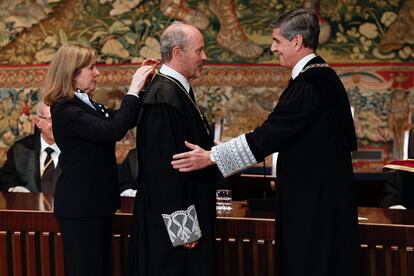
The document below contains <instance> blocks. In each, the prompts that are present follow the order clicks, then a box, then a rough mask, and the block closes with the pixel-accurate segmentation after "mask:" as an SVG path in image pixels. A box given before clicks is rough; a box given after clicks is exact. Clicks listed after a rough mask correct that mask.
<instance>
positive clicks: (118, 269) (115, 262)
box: [111, 235, 122, 275]
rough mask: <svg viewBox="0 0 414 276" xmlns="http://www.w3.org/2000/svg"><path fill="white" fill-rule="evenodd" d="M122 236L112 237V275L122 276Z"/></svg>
mask: <svg viewBox="0 0 414 276" xmlns="http://www.w3.org/2000/svg"><path fill="white" fill-rule="evenodd" d="M121 242H122V239H121V236H120V235H114V236H113V237H112V256H111V257H112V258H111V259H112V275H122V261H121Z"/></svg>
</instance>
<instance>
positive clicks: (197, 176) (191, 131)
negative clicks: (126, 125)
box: [127, 75, 217, 276]
mask: <svg viewBox="0 0 414 276" xmlns="http://www.w3.org/2000/svg"><path fill="white" fill-rule="evenodd" d="M183 89H184V88H183V87H181V86H180V84H179V83H178V81H175V80H174V81H171V80H170V79H167V78H165V77H164V76H162V75H156V76H155V78H154V79H153V81H152V82H151V84H150V86H149V87H148V91H147V95H146V96H145V99H144V102H143V108H142V113H141V115H140V118H139V121H138V128H137V147H138V162H139V173H138V183H139V185H142V186H140V187H139V188H138V190H139V193H138V194H137V197H136V199H135V207H134V208H135V209H134V226H133V228H134V229H133V234H132V237H131V242H130V247H129V256H128V273H127V275H130V276H132V275H133V276H137V275H139V276H155V275H160V276H161V275H162V276H170V275H177V276H178V275H180V276H186V275H188V276H192V275H199V276H203V275H205V276H207V275H214V274H215V264H214V260H215V247H214V244H215V233H214V227H215V215H216V213H215V212H216V210H215V188H216V182H217V174H216V172H217V171H216V168H214V167H210V168H206V169H203V170H200V171H196V172H191V173H181V172H179V171H177V170H175V169H174V168H173V167H172V165H171V161H172V156H173V155H174V154H176V153H180V152H184V151H187V150H188V149H187V148H186V147H185V145H184V141H185V140H186V141H189V142H191V143H194V144H197V145H199V146H201V147H203V148H206V149H210V148H211V147H212V146H213V140H212V137H211V136H210V135H209V133H208V132H207V128H206V127H207V125H208V124H207V123H206V122H205V121H203V119H202V117H201V114H200V113H199V111H198V110H197V108H196V107H195V105H194V104H193V103H192V102H191V100H190V98H189V96H188V94H187V92H185V90H183ZM191 204H194V205H195V208H196V211H197V216H198V221H199V225H200V228H201V232H202V237H201V238H200V239H199V244H198V246H197V247H196V248H194V249H191V250H189V249H187V248H184V247H183V246H177V247H173V246H172V244H171V241H170V239H169V236H168V233H167V230H166V227H165V225H164V222H163V219H162V217H161V214H170V213H172V212H175V211H177V210H185V209H187V207H188V206H189V205H191Z"/></svg>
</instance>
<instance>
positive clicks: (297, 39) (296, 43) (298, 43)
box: [295, 35, 304, 51]
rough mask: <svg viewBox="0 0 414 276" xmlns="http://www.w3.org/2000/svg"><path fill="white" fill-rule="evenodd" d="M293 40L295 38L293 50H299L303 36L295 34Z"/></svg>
mask: <svg viewBox="0 0 414 276" xmlns="http://www.w3.org/2000/svg"><path fill="white" fill-rule="evenodd" d="M295 40H296V41H295V51H299V50H300V49H301V48H302V46H303V47H304V45H303V36H301V35H296V36H295Z"/></svg>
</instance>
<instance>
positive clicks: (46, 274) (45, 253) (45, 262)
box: [40, 232, 51, 276]
mask: <svg viewBox="0 0 414 276" xmlns="http://www.w3.org/2000/svg"><path fill="white" fill-rule="evenodd" d="M49 237H50V234H49V233H46V232H43V233H41V234H40V254H41V258H40V260H41V261H40V269H41V275H42V276H50V275H51V274H50V264H51V259H50V248H49V246H50V245H49Z"/></svg>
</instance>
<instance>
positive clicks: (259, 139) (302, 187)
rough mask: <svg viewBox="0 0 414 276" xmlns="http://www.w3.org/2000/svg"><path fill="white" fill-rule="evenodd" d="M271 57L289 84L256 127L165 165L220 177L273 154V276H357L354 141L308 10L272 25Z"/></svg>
mask: <svg viewBox="0 0 414 276" xmlns="http://www.w3.org/2000/svg"><path fill="white" fill-rule="evenodd" d="M272 27H273V33H272V38H273V43H272V47H271V50H272V52H273V53H278V54H279V61H280V64H281V65H282V66H285V67H288V68H290V69H292V79H291V81H289V84H288V87H287V88H286V89H285V91H284V92H283V94H282V96H281V97H280V100H279V102H278V104H277V105H276V107H275V109H274V110H273V112H272V113H271V114H270V115H269V117H268V118H267V120H266V121H264V122H263V124H262V125H261V126H260V127H258V128H256V129H255V130H254V131H252V132H250V133H248V134H243V135H241V136H239V137H237V138H234V139H232V140H230V141H228V142H226V143H223V144H221V145H218V146H215V147H213V148H212V149H211V151H206V150H203V148H207V149H209V148H208V147H203V146H201V147H199V146H196V145H194V144H193V143H188V142H187V143H186V144H187V146H188V147H189V148H190V149H192V151H189V152H186V153H181V154H177V155H175V156H174V159H175V160H174V161H173V162H172V164H173V166H174V168H176V169H178V170H179V171H181V172H190V171H193V170H196V169H200V168H205V167H208V166H209V165H212V164H214V163H216V164H217V166H218V168H219V169H220V170H221V172H222V173H223V175H224V176H227V175H231V174H233V173H235V172H237V171H240V170H243V169H244V168H246V167H248V166H250V165H252V164H254V163H256V162H257V161H261V160H263V159H264V158H265V157H266V156H267V155H269V154H271V153H273V152H279V157H278V162H277V176H278V183H277V199H278V200H277V208H276V268H277V273H276V274H277V275H278V276H304V275H306V276H332V275H335V276H342V275H343V276H345V275H346V276H349V275H357V274H358V266H357V253H358V243H357V233H358V232H357V226H358V220H357V207H356V199H355V191H354V186H353V170H352V160H351V151H354V150H356V148H357V143H356V136H355V130H354V124H353V120H352V116H351V110H350V105H349V101H348V98H347V94H346V91H345V89H344V87H343V85H342V83H341V81H340V79H339V77H338V76H337V74H336V73H335V71H334V70H333V69H332V68H330V67H329V65H328V64H327V63H326V62H325V61H324V60H323V59H322V58H321V57H319V56H316V55H315V51H316V49H317V46H318V37H319V23H318V17H317V15H315V14H314V13H312V12H310V11H307V10H297V11H292V12H287V13H285V14H282V15H280V16H279V17H277V18H276V19H275V21H274V22H273V25H272Z"/></svg>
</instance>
